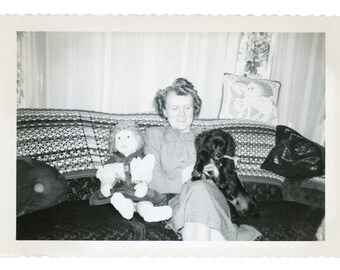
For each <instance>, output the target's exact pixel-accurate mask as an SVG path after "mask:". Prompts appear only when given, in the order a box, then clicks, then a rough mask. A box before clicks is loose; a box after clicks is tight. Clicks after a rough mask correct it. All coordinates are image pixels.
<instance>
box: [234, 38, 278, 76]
mask: <svg viewBox="0 0 340 270" xmlns="http://www.w3.org/2000/svg"><path fill="white" fill-rule="evenodd" d="M274 42H275V35H274V34H273V33H268V32H249V33H247V32H244V33H242V34H241V41H240V49H239V53H238V59H237V67H236V73H237V75H243V76H246V77H251V78H258V79H269V78H270V73H271V63H272V57H273V48H274Z"/></svg>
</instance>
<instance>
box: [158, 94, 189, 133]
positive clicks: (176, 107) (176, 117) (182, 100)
mask: <svg viewBox="0 0 340 270" xmlns="http://www.w3.org/2000/svg"><path fill="white" fill-rule="evenodd" d="M164 115H165V116H166V117H167V118H168V121H169V124H170V126H171V127H172V128H174V129H178V130H179V131H181V132H188V131H189V130H190V126H191V123H192V121H193V119H194V101H193V98H192V96H191V95H187V96H178V95H176V93H174V92H171V93H169V94H168V96H167V99H166V102H165V109H164Z"/></svg>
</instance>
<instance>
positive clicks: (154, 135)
mask: <svg viewBox="0 0 340 270" xmlns="http://www.w3.org/2000/svg"><path fill="white" fill-rule="evenodd" d="M162 131H163V130H161V129H153V128H149V129H146V130H145V133H144V139H145V148H144V150H145V153H146V154H152V155H154V157H155V166H154V169H153V177H152V181H151V183H150V188H152V189H154V190H156V191H158V192H160V193H163V194H167V193H180V191H181V187H182V169H181V168H180V167H174V168H172V169H171V170H165V169H164V166H162V160H164V157H163V155H164V154H163V153H164V151H162V147H163V146H164V145H162V143H163V132H162Z"/></svg>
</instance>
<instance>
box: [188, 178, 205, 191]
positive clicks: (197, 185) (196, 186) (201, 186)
mask: <svg viewBox="0 0 340 270" xmlns="http://www.w3.org/2000/svg"><path fill="white" fill-rule="evenodd" d="M189 188H190V191H191V192H194V193H198V194H206V193H207V194H208V193H209V188H210V184H209V183H208V182H207V181H206V180H198V181H193V182H191V183H190V187H189Z"/></svg>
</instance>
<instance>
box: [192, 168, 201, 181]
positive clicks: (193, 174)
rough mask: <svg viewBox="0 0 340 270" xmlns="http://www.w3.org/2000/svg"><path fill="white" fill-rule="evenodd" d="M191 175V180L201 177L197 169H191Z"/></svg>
mask: <svg viewBox="0 0 340 270" xmlns="http://www.w3.org/2000/svg"><path fill="white" fill-rule="evenodd" d="M191 177H192V180H198V179H201V178H202V173H201V172H199V171H197V170H193V171H192V173H191Z"/></svg>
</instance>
